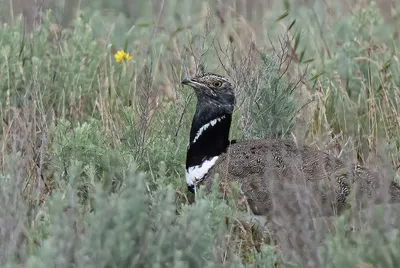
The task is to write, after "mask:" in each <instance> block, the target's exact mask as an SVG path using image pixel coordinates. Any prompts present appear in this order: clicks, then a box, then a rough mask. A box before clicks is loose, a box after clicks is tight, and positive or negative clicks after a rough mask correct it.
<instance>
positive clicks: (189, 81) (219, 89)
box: [182, 73, 235, 110]
mask: <svg viewBox="0 0 400 268" xmlns="http://www.w3.org/2000/svg"><path fill="white" fill-rule="evenodd" d="M182 84H184V85H188V86H190V87H192V88H193V89H194V92H195V93H196V96H197V101H198V105H200V106H203V105H204V106H216V107H220V108H223V107H225V108H228V107H229V108H231V109H232V110H233V106H234V104H235V94H234V92H233V85H232V84H231V83H230V82H229V80H228V79H227V78H225V77H223V76H220V75H217V74H213V73H206V74H202V75H197V76H194V77H191V78H185V79H184V80H183V81H182Z"/></svg>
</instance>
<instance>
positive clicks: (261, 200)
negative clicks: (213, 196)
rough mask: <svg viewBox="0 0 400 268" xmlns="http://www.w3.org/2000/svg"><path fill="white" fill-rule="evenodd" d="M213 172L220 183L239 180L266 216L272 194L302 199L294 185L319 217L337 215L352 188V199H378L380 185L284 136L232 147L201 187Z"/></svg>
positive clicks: (399, 195)
mask: <svg viewBox="0 0 400 268" xmlns="http://www.w3.org/2000/svg"><path fill="white" fill-rule="evenodd" d="M216 173H218V174H219V175H220V181H223V182H232V181H237V182H239V183H240V184H241V190H242V192H243V194H244V195H245V196H246V198H247V201H248V203H249V205H250V207H251V209H252V211H253V212H254V213H255V214H267V213H268V212H269V211H270V210H271V209H272V204H273V197H274V196H275V194H276V193H279V194H280V195H281V197H283V196H287V198H293V197H296V198H301V197H298V195H297V194H296V192H295V191H296V187H293V185H296V186H298V187H303V188H305V189H307V190H308V191H309V193H310V195H311V196H312V200H311V202H309V203H310V204H309V205H310V207H312V209H313V211H314V213H320V214H324V215H331V214H335V213H340V211H341V210H342V209H343V208H344V207H345V204H346V201H348V200H347V197H348V196H349V194H350V191H352V190H353V189H356V192H355V193H356V195H355V196H356V200H358V201H360V200H370V199H371V198H378V192H379V191H378V188H379V187H380V186H381V182H380V181H379V179H378V178H377V177H376V176H375V175H374V174H372V173H371V172H370V171H369V170H367V169H365V168H362V167H360V166H356V165H347V164H345V162H343V161H342V160H340V159H338V158H336V157H334V156H332V155H329V154H328V153H325V152H323V151H319V150H317V149H314V148H312V147H308V146H304V147H301V148H298V147H297V145H296V144H295V143H293V142H291V141H285V140H252V141H243V142H240V143H236V144H233V145H231V146H230V147H229V149H228V151H227V152H226V153H224V154H222V155H221V156H220V157H219V159H218V161H217V162H216V164H215V166H214V168H213V169H211V170H210V172H209V174H207V176H206V177H205V179H204V181H203V182H204V185H205V187H206V191H210V189H211V186H212V179H213V177H214V175H215V174H216ZM286 185H288V187H285V186H286ZM353 186H355V187H353ZM389 194H390V196H389V198H388V199H389V201H395V202H400V187H399V186H398V184H397V183H395V182H392V183H391V186H390V187H389ZM383 196H385V195H383ZM299 201H300V200H299Z"/></svg>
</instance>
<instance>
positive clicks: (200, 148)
mask: <svg viewBox="0 0 400 268" xmlns="http://www.w3.org/2000/svg"><path fill="white" fill-rule="evenodd" d="M213 120H215V121H214V122H215V124H211V122H212V121H213ZM231 121H232V114H230V113H229V114H221V115H216V116H213V117H208V118H204V117H203V118H199V117H196V116H195V117H194V119H193V122H192V128H191V130H190V145H189V148H188V151H187V155H186V168H188V167H192V166H197V165H200V164H201V163H202V162H203V161H204V160H207V159H211V158H213V157H214V156H218V155H220V154H222V153H224V152H225V151H226V149H227V148H228V146H229V131H230V127H231ZM206 124H209V126H208V127H207V128H205V129H204V126H205V125H206ZM202 127H203V129H204V130H203V131H201V129H202ZM199 131H201V134H199Z"/></svg>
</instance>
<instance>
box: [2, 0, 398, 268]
mask: <svg viewBox="0 0 400 268" xmlns="http://www.w3.org/2000/svg"><path fill="white" fill-rule="evenodd" d="M0 6H1V8H0V22H1V26H0V116H1V118H2V121H1V129H0V145H1V152H0V181H1V184H0V267H360V268H361V267H364V268H366V267H396V268H397V267H400V256H399V254H398V248H399V247H400V237H399V235H398V232H397V231H398V226H400V225H399V224H398V223H399V222H398V221H396V220H395V217H393V216H392V215H386V214H385V215H384V216H382V215H381V216H382V217H379V218H378V219H376V218H375V221H371V224H369V225H368V226H367V224H366V225H365V226H363V228H361V229H362V230H363V231H362V232H356V233H354V234H352V235H348V231H349V230H352V228H353V225H352V222H351V219H349V218H348V217H345V216H341V217H335V218H334V219H333V222H334V225H333V226H332V228H331V229H329V230H327V231H324V232H322V236H320V237H319V238H318V239H317V238H315V237H314V233H313V231H312V230H311V229H313V228H311V227H313V226H314V225H313V224H312V223H311V222H308V220H309V219H308V220H306V219H297V222H299V225H298V226H293V225H290V224H287V225H285V226H281V229H282V230H285V231H286V230H287V233H285V239H287V240H288V242H287V243H286V244H284V246H283V245H274V244H273V243H270V242H271V241H268V240H267V239H265V237H261V236H258V235H257V234H255V233H254V230H253V229H251V228H250V229H249V228H247V229H246V228H245V227H243V226H241V225H238V221H237V219H239V218H241V217H242V216H244V215H247V214H246V212H245V211H243V210H242V206H243V204H242V203H243V202H242V201H241V200H238V198H237V191H235V187H234V186H232V187H233V189H232V190H231V191H230V193H229V194H227V196H224V199H223V200H221V198H219V197H221V196H220V194H219V193H218V191H217V193H215V194H213V195H211V196H207V197H204V196H202V194H201V193H200V195H199V199H198V200H197V202H196V203H192V201H193V196H192V195H191V194H190V193H188V192H187V189H186V183H185V179H184V167H185V165H184V163H185V156H186V149H187V144H188V137H189V136H188V135H189V130H190V124H191V120H192V116H193V113H194V110H195V97H194V95H193V92H192V91H191V90H190V89H188V88H183V87H182V85H181V81H182V78H183V77H185V76H188V75H195V74H197V73H201V72H204V71H207V72H215V73H218V74H221V75H225V76H227V77H229V79H231V80H232V81H233V82H234V84H235V85H236V87H235V92H236V95H237V98H238V103H237V107H236V110H235V114H234V120H233V123H232V124H233V125H232V131H231V132H232V133H231V138H234V139H237V140H243V139H253V138H277V137H278V138H290V139H293V140H294V141H295V142H297V143H298V144H308V145H311V146H314V147H317V148H319V149H323V150H326V151H328V152H330V153H332V154H334V155H336V156H338V157H340V158H342V159H345V160H346V161H352V162H355V163H359V164H362V165H365V166H367V167H369V168H370V169H372V170H374V171H378V172H379V173H380V174H381V175H383V176H385V177H387V178H390V179H395V180H398V176H399V174H398V173H399V170H398V169H399V167H400V151H399V149H400V110H399V109H400V107H399V100H400V90H399V85H400V75H399V74H400V62H399V49H398V48H400V41H399V32H398V29H399V27H400V21H399V4H398V2H397V1H395V0H377V1H366V0H348V1H345V0H330V1H328V0H282V1H273V0H220V1H211V0H210V1H197V0H196V1H195V0H151V1H150V0H147V1H145V0H112V1H111V0H96V1H88V0H68V1H61V0H59V1H56V0H0ZM226 200H228V202H226ZM323 220H324V221H325V220H326V221H328V219H323ZM300 223H301V224H300ZM396 226H397V227H396ZM396 232H397V233H396ZM396 234H397V235H396ZM289 240H290V241H289ZM294 241H295V242H294Z"/></svg>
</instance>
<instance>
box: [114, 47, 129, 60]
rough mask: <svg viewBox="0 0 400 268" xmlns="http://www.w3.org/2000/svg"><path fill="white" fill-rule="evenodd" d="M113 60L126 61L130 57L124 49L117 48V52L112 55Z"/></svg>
mask: <svg viewBox="0 0 400 268" xmlns="http://www.w3.org/2000/svg"><path fill="white" fill-rule="evenodd" d="M114 57H115V60H116V61H117V63H121V62H122V61H128V60H130V59H132V57H131V55H129V53H126V52H125V51H124V50H119V51H117V53H115V55H114Z"/></svg>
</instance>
